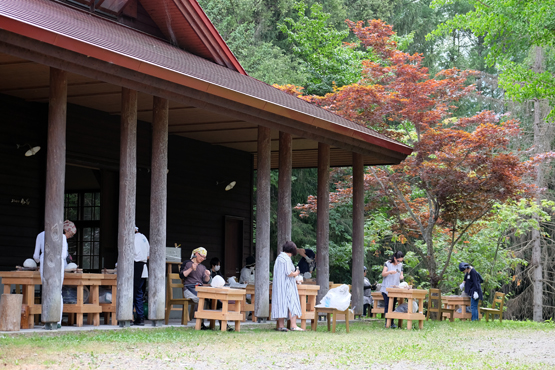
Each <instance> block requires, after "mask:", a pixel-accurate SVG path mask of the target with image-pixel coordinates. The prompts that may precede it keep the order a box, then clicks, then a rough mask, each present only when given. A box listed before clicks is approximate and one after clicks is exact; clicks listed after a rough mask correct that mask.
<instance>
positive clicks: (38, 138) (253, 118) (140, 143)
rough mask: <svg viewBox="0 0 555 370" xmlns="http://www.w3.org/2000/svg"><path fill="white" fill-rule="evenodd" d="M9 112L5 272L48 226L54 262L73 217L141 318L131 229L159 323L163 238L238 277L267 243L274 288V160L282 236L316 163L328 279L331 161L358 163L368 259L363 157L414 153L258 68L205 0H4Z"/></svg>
mask: <svg viewBox="0 0 555 370" xmlns="http://www.w3.org/2000/svg"><path fill="white" fill-rule="evenodd" d="M0 109H1V110H0V111H1V113H2V114H1V116H0V154H1V159H0V171H1V172H0V173H1V174H2V175H1V176H0V255H1V256H2V258H1V259H0V270H10V269H13V268H14V266H15V265H18V264H21V263H22V262H23V261H24V260H25V259H26V258H31V257H32V253H33V249H34V245H35V237H36V235H37V234H38V233H39V232H41V231H42V230H46V242H47V248H46V251H45V253H46V256H47V258H48V256H49V255H52V256H53V255H55V254H56V253H58V251H59V250H61V240H60V239H59V238H58V235H59V233H60V232H61V222H62V221H63V219H64V218H69V219H71V220H73V221H74V222H75V223H76V225H77V226H78V233H77V235H76V237H75V240H72V241H71V243H70V248H71V252H72V254H73V255H74V256H75V257H76V258H77V262H78V264H79V265H80V266H81V267H83V268H85V269H86V270H90V271H98V270H99V269H100V268H102V267H108V268H111V267H113V266H114V264H115V263H116V262H118V292H119V294H118V302H117V304H118V312H117V318H118V320H119V321H120V323H123V324H125V323H126V322H129V320H131V319H132V280H133V279H132V274H133V267H132V266H133V260H132V258H133V257H132V250H133V245H132V240H133V230H134V229H133V228H134V226H135V225H137V226H138V227H139V228H140V231H141V232H143V233H144V234H145V235H147V236H148V237H149V240H150V242H151V260H150V278H149V287H150V288H151V289H150V290H151V292H157V293H154V294H150V296H149V319H152V320H154V321H155V322H156V321H157V320H161V319H163V317H164V313H163V306H164V303H163V300H164V297H165V296H164V262H165V247H166V246H173V245H174V244H180V245H181V248H182V250H183V255H182V257H183V258H184V259H185V258H188V257H189V253H190V251H191V250H192V249H193V248H195V247H197V246H200V245H202V246H204V247H206V248H207V250H208V253H209V255H208V258H211V257H219V258H220V260H222V265H223V268H224V272H225V275H226V276H228V275H232V274H235V273H236V271H238V269H239V268H240V267H241V264H242V262H243V261H244V259H245V257H246V256H247V255H249V254H255V255H256V259H257V274H259V275H257V287H256V289H257V292H258V293H260V297H264V296H267V289H268V274H267V270H268V268H269V263H270V261H269V253H270V245H269V239H270V238H269V235H270V230H269V224H270V213H269V212H270V210H269V202H270V170H271V169H272V168H279V170H280V179H279V186H280V192H279V197H280V201H279V204H280V208H279V215H278V219H279V221H278V224H279V230H278V235H279V240H280V242H282V241H285V240H288V239H290V235H291V234H290V228H291V200H290V181H291V168H301V167H318V168H319V179H318V180H319V190H318V196H319V197H320V198H319V199H323V201H322V202H321V204H322V205H323V207H320V208H319V210H318V247H319V252H322V253H318V261H317V262H318V266H319V267H320V271H319V274H318V279H319V282H320V284H321V285H322V286H327V283H326V284H323V282H324V281H327V279H328V276H329V274H328V275H326V271H327V270H326V267H325V266H327V265H328V260H327V258H328V256H327V253H325V251H326V250H327V245H328V214H327V213H328V208H327V207H326V201H327V199H328V196H327V192H328V188H329V179H328V173H329V167H330V166H351V165H352V166H353V167H354V170H355V193H356V195H355V196H356V199H355V217H354V219H355V223H356V224H355V227H354V230H355V231H354V246H353V251H354V252H353V253H355V254H356V256H359V257H361V256H362V232H363V214H362V212H363V199H362V190H363V189H362V171H363V165H376V164H394V163H399V162H400V161H402V160H403V159H404V158H405V157H406V156H407V155H408V154H410V153H411V149H410V148H409V147H407V146H405V145H403V144H400V143H398V142H396V141H394V140H391V139H389V138H386V137H384V136H382V135H379V134H377V133H375V132H373V131H372V130H369V129H366V128H364V127H361V126H359V125H357V124H355V123H352V122H350V121H347V120H345V119H343V118H341V117H339V116H336V115H334V114H332V113H329V112H327V111H325V110H323V109H320V108H318V107H315V106H312V105H310V104H308V103H306V102H304V101H302V100H300V99H297V98H295V97H293V96H290V95H287V94H285V93H283V92H281V91H279V90H277V89H275V88H273V87H271V86H269V85H267V84H265V83H262V82H260V81H258V80H256V79H254V78H251V77H249V76H248V75H247V74H246V72H245V71H244V70H243V68H242V67H241V65H240V64H239V63H238V61H237V60H236V58H235V57H234V56H233V54H232V53H231V52H230V50H229V49H228V47H227V45H226V44H225V42H224V41H223V40H222V38H221V37H220V35H219V34H218V33H217V31H216V29H215V28H214V26H213V25H212V24H211V23H210V21H209V20H208V18H207V17H206V15H205V14H204V12H203V11H202V9H201V8H200V7H199V5H198V4H197V3H196V1H195V0H120V1H114V0H104V1H98V0H96V1H94V0H2V1H1V2H0ZM39 146H40V150H39V151H38V152H37V151H36V150H37V149H36V147H39ZM254 170H258V176H257V181H258V183H257V184H256V185H257V189H258V192H257V197H258V198H257V200H256V202H257V220H256V225H257V238H256V240H257V244H256V246H255V245H253V244H252V243H253V242H252V241H253V222H254V221H255V220H253V212H252V210H253V186H254V185H255V184H253V173H254ZM231 182H235V186H234V187H233V188H232V189H231V190H226V186H227V185H229V184H230V183H231ZM357 253H358V254H357ZM354 260H355V264H356V266H355V267H354V269H353V270H354V272H353V274H354V275H353V276H354V277H355V274H356V276H358V275H360V276H361V277H362V259H360V266H358V265H359V263H358V262H356V261H358V260H357V259H356V258H355V259H354ZM56 263H58V262H56ZM57 266H58V267H52V268H50V267H48V268H46V267H45V276H46V277H48V276H49V275H48V274H50V273H52V276H54V271H56V268H59V265H57ZM355 270H356V272H355ZM359 270H360V271H359ZM53 279H54V278H53ZM360 280H361V281H362V278H361V279H360ZM353 281H354V280H353ZM59 284H60V282H59V281H55V279H54V280H52V281H51V282H50V283H49V284H46V286H44V287H43V321H45V322H55V321H57V320H54V319H55V316H56V315H55V314H53V313H54V312H55V310H53V309H51V308H50V307H51V303H50V302H51V300H52V299H51V298H52V297H54V296H55V294H56V292H59ZM358 289H359V287H358V286H355V296H358V294H357V292H358ZM57 294H59V293H57ZM360 297H362V287H360ZM360 299H362V298H360ZM256 305H257V307H256V316H258V317H268V316H269V313H268V299H267V298H266V299H257V302H256ZM360 308H362V304H360Z"/></svg>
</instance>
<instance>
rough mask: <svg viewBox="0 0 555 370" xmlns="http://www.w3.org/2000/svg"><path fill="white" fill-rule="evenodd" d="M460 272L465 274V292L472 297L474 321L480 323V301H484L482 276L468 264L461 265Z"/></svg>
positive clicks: (471, 304) (471, 309) (471, 305)
mask: <svg viewBox="0 0 555 370" xmlns="http://www.w3.org/2000/svg"><path fill="white" fill-rule="evenodd" d="M459 270H460V271H461V272H464V280H463V283H462V284H461V285H463V284H464V292H465V293H466V294H468V296H469V297H470V311H471V312H472V321H478V319H479V315H478V301H483V300H484V296H483V293H482V285H481V284H482V283H483V282H484V279H482V276H481V275H480V274H479V273H478V271H476V269H474V267H472V266H470V265H469V264H468V263H466V262H461V263H459Z"/></svg>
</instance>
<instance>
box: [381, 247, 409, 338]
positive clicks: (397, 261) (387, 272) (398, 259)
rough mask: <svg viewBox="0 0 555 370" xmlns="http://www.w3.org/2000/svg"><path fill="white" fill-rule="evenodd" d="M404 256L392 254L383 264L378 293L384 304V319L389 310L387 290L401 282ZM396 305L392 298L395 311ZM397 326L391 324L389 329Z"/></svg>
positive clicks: (396, 253)
mask: <svg viewBox="0 0 555 370" xmlns="http://www.w3.org/2000/svg"><path fill="white" fill-rule="evenodd" d="M404 257H405V255H404V254H403V252H401V251H397V252H395V253H393V255H392V256H391V258H390V259H389V260H388V261H386V262H385V265H384V267H383V271H382V276H383V281H382V288H381V290H380V292H381V293H382V296H383V304H384V317H385V316H386V314H387V311H388V309H389V297H388V295H387V288H391V287H393V286H396V285H399V284H400V283H401V280H403V260H404ZM396 304H397V298H393V306H392V307H393V308H392V309H395V305H396ZM385 324H386V325H387V319H385ZM396 327H397V325H395V324H394V323H393V321H392V322H391V328H392V329H395V328H396Z"/></svg>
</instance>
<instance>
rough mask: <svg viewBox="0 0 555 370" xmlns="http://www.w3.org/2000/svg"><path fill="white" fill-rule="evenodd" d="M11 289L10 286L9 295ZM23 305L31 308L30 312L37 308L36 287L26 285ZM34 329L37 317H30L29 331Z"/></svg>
mask: <svg viewBox="0 0 555 370" xmlns="http://www.w3.org/2000/svg"><path fill="white" fill-rule="evenodd" d="M9 288H10V286H9V285H8V293H7V294H9ZM5 289H6V286H4V290H5ZM23 304H26V305H28V306H29V311H31V310H33V308H34V307H35V306H36V305H35V286H34V285H25V286H24V287H23ZM34 327H35V315H29V329H33V328H34Z"/></svg>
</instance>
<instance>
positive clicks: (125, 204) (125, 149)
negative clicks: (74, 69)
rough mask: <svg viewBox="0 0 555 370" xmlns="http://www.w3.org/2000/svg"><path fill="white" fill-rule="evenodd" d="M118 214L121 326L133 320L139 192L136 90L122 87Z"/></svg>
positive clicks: (117, 306)
mask: <svg viewBox="0 0 555 370" xmlns="http://www.w3.org/2000/svg"><path fill="white" fill-rule="evenodd" d="M119 174H120V176H119V217H118V269H117V270H118V297H117V300H116V319H117V320H118V322H119V325H120V326H128V325H129V324H130V323H131V320H133V272H134V258H133V257H134V254H135V245H134V244H135V202H136V193H137V91H135V90H130V89H126V88H123V89H122V99H121V140H120V172H119Z"/></svg>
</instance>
